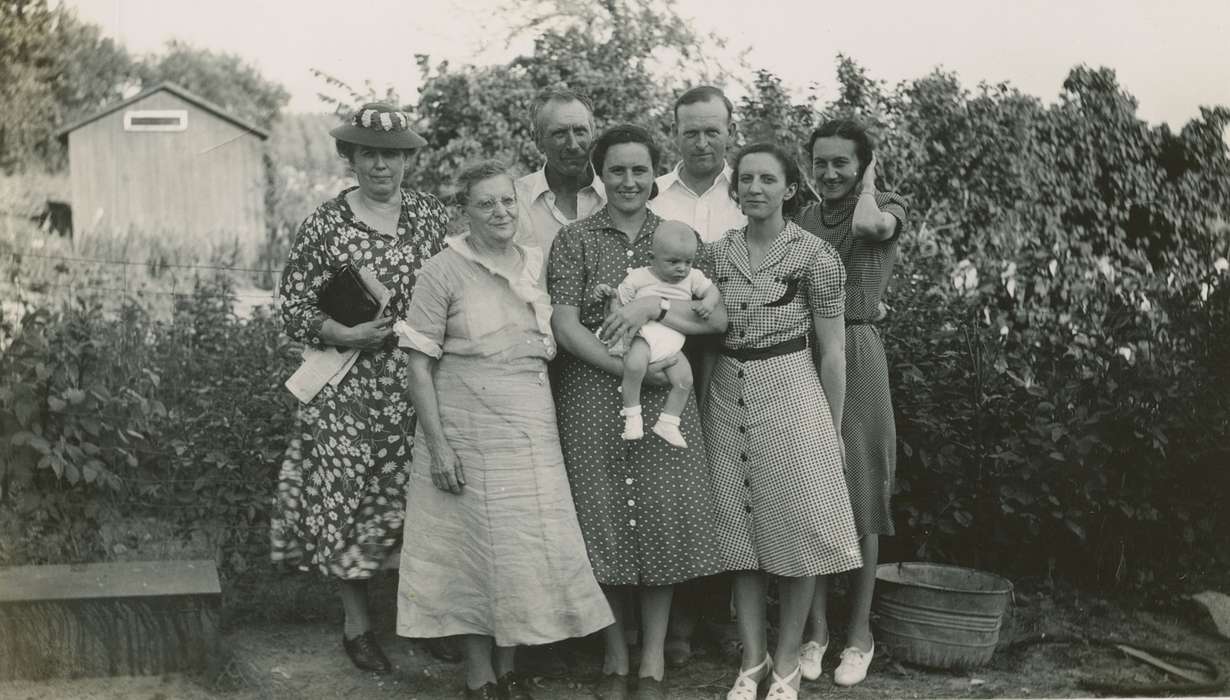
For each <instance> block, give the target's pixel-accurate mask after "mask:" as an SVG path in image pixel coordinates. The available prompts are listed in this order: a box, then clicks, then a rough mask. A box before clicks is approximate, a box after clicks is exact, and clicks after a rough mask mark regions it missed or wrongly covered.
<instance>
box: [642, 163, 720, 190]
mask: <svg viewBox="0 0 1230 700" xmlns="http://www.w3.org/2000/svg"><path fill="white" fill-rule="evenodd" d="M681 172H683V161H682V160H681V161H679V162H678V163H676V164H675V167H674V168H672V169H671V171H670V172H668V173H666V174H665V175H663V176H662V177H661V179H660V181H659V182H658V189H661V190H667V189H670V188H671V187H674V185H675V183H679V184H680V185H682V186H683V187H687V184H686V183H684V181H683V178H682V177H681V176H680V173H681ZM732 175H734V170H733V169H732V168H731V167H730V164H729V163H723V164H722V172H720V173H718V176H717V178H716V179H715V180H714V181H713V184H714V185H716V184H718V183H719V182H721V181H723V180H725V182H726V186H727V187H729V186H730V178H731V176H732ZM690 189H691V188H689V190H690ZM693 194H695V195H696V196H697V197H699V196H701V195H702V194H704V192H694V193H693Z"/></svg>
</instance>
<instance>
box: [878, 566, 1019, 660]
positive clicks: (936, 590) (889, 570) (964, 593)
mask: <svg viewBox="0 0 1230 700" xmlns="http://www.w3.org/2000/svg"><path fill="white" fill-rule="evenodd" d="M1011 596H1012V582H1011V581H1008V580H1007V579H1005V578H1002V577H1000V576H996V575H995V574H990V573H987V572H984V571H978V570H975V569H966V568H963V567H959V566H949V565H947V564H928V563H923V562H900V563H896V564H881V565H879V566H878V567H876V597H875V605H874V611H875V613H876V615H875V637H876V644H877V645H879V644H883V645H884V646H887V647H889V648H890V650H891V652H892V655H893V656H894V657H895V658H898V659H901V660H902V661H907V662H909V663H914V664H918V665H921V666H930V667H932V668H946V669H970V668H975V667H977V666H981V665H983V664H985V663H987V662H988V661H990V660H991V656H992V654H994V653H995V645H996V644H997V643H998V642H999V629H1000V627H1001V626H1002V624H1003V619H1004V611H1005V610H1006V609H1007V607H1008V601H1009V599H1010V597H1011Z"/></svg>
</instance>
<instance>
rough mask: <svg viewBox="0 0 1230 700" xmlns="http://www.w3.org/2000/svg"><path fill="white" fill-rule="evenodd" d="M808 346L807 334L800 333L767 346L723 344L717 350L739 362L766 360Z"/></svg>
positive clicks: (804, 348)
mask: <svg viewBox="0 0 1230 700" xmlns="http://www.w3.org/2000/svg"><path fill="white" fill-rule="evenodd" d="M807 346H808V341H807V336H805V335H801V336H799V337H797V338H791V339H790V340H783V341H782V342H780V343H777V344H775V345H770V346H769V347H767V348H738V349H736V348H728V347H726V346H725V345H723V346H722V347H721V348H720V349H719V350H718V352H720V353H722V354H723V355H725V356H727V357H733V358H734V359H736V360H738V361H740V362H752V361H753V360H767V359H769V358H770V357H777V356H778V355H789V354H790V353H792V352H799V351H800V350H806V349H807Z"/></svg>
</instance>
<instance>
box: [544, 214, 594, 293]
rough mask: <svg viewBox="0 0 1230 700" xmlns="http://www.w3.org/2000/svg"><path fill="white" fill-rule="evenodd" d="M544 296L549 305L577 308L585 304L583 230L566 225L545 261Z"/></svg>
mask: <svg viewBox="0 0 1230 700" xmlns="http://www.w3.org/2000/svg"><path fill="white" fill-rule="evenodd" d="M547 292H548V293H550V295H551V303H553V304H563V305H566V306H576V307H580V306H581V305H582V304H583V303H584V300H585V237H584V230H583V229H580V228H577V227H576V226H575V225H573V224H569V225H568V226H565V227H564V228H563V229H561V230H560V232H559V235H558V236H556V237H555V241H554V242H553V243H552V244H551V255H550V256H549V257H548V258H547Z"/></svg>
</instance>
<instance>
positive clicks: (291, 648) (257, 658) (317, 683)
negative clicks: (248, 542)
mask: <svg viewBox="0 0 1230 700" xmlns="http://www.w3.org/2000/svg"><path fill="white" fill-rule="evenodd" d="M383 598H384V600H379V601H374V602H379V603H381V604H383V603H386V602H387V603H391V602H392V601H391V600H388V596H387V593H386V595H385V596H383ZM1015 598H1016V600H1015V604H1014V605H1013V607H1012V608H1011V609H1010V611H1009V616H1008V619H1007V620H1006V622H1005V628H1004V630H1003V633H1002V635H1001V640H1000V642H1001V645H1000V648H999V650H998V651H997V652H996V655H995V657H994V658H993V659H992V661H991V663H990V664H989V665H988V666H986V667H984V668H981V669H978V670H976V671H973V672H945V671H932V670H927V669H923V668H918V667H913V666H909V665H906V664H902V663H900V662H898V661H896V660H894V659H893V658H892V656H891V649H884V648H881V649H878V650H877V654H876V658H875V661H874V662H873V664H872V667H871V673H870V675H869V676H868V678H867V680H866V681H865V682H864V683H862V684H861V685H859V686H857V687H854V688H838V687H837V686H835V685H833V683H832V669H833V667H834V666H835V665H836V663H837V660H838V659H837V656H838V654H839V653H840V650H839V649H837V650H830V653H829V656H828V657H827V658H826V660H825V675H824V676H823V677H821V678H820V679H819V680H818V681H816V682H805V683H804V685H803V689H802V691H803V692H802V693H801V695H800V697H802V698H821V697H840V698H848V699H849V700H860V699H865V698H886V697H887V698H1002V697H1013V698H1052V697H1093V696H1096V693H1093V692H1090V691H1088V690H1086V689H1084V688H1083V687H1082V685H1081V681H1082V679H1085V678H1091V677H1099V678H1114V679H1118V680H1119V681H1126V682H1134V683H1140V682H1163V681H1166V680H1167V679H1166V677H1165V676H1164V675H1162V674H1160V673H1158V672H1155V671H1153V670H1152V669H1151V668H1150V667H1148V666H1146V665H1144V664H1141V663H1139V662H1137V661H1134V660H1132V659H1130V658H1128V657H1127V656H1125V655H1123V654H1120V653H1119V652H1116V651H1109V650H1106V649H1102V648H1097V647H1081V646H1073V645H1059V644H1042V645H1032V646H1026V647H1018V648H1012V647H1010V646H1009V644H1010V643H1011V642H1012V641H1013V640H1020V639H1024V638H1027V637H1032V636H1035V635H1038V634H1042V633H1045V634H1048V635H1055V634H1075V635H1081V636H1084V637H1085V638H1106V637H1116V638H1120V639H1124V640H1130V641H1135V642H1137V643H1140V644H1146V645H1149V646H1152V647H1163V648H1168V649H1176V650H1186V651H1189V652H1194V653H1197V654H1201V655H1203V656H1205V657H1207V658H1211V659H1216V660H1219V661H1220V663H1221V664H1223V669H1222V670H1223V673H1226V672H1230V668H1227V667H1226V665H1227V663H1230V641H1227V640H1224V639H1221V638H1219V637H1217V636H1216V635H1214V634H1212V633H1211V631H1210V630H1209V629H1208V628H1207V627H1205V626H1204V625H1202V624H1200V623H1199V621H1198V620H1193V619H1191V618H1186V619H1184V618H1180V617H1178V616H1176V615H1174V614H1167V613H1162V612H1149V611H1142V610H1129V609H1126V608H1124V607H1122V606H1118V605H1114V604H1112V603H1108V602H1106V601H1103V600H1099V599H1082V598H1080V597H1078V596H1076V595H1074V594H1066V595H1062V596H1058V595H1050V594H1042V593H1035V594H1026V593H1018V594H1017V595H1016V597H1015ZM374 607H375V606H374ZM377 609H379V608H377ZM228 628H229V629H228V631H227V632H226V633H225V634H224V636H223V640H222V641H223V644H222V646H223V649H224V652H223V655H222V658H221V659H220V660H219V663H218V668H217V670H216V671H215V672H213V673H211V674H208V675H206V676H186V675H174V674H173V675H168V676H163V677H151V678H92V679H76V680H52V681H44V682H27V681H21V682H7V683H0V698H3V699H4V700H8V699H10V698H11V699H13V700H64V699H78V698H79V699H82V700H103V699H106V700H120V699H123V700H179V699H183V700H198V699H205V698H225V699H229V700H250V699H251V700H256V699H260V700H264V699H275V698H276V699H282V698H286V699H291V698H294V699H299V698H304V699H314V698H351V699H355V700H357V699H359V698H376V699H379V698H399V699H402V700H404V699H408V698H418V699H422V700H429V699H435V698H454V697H461V688H462V680H461V678H462V677H461V669H460V666H459V665H452V664H443V663H440V662H436V661H434V660H433V659H431V657H429V656H428V655H427V654H426V652H425V651H423V650H422V649H421V648H419V647H418V645H417V643H415V642H412V641H410V640H405V639H401V638H398V637H397V636H396V635H395V634H394V633H393V631H392V629H391V624H386V625H385V628H384V629H383V631H382V635H381V637H382V641H383V643H384V645H385V650H386V652H388V654H389V656H390V658H391V659H392V660H393V662H394V664H395V665H396V667H397V668H396V671H395V672H394V673H393V674H392V675H390V676H386V677H378V676H375V675H372V674H367V673H363V672H360V671H357V670H355V669H354V668H353V667H352V666H351V665H350V662H349V661H348V660H347V659H346V657H345V656H344V654H343V653H342V650H341V647H340V642H339V625H338V624H337V622H336V621H335V620H327V621H326V620H318V621H315V622H303V623H297V624H291V623H285V622H281V623H278V622H274V623H260V624H256V623H253V624H238V623H232V624H230V625H229V626H228ZM834 646H837V645H836V644H835V645H834ZM563 653H564V656H565V657H571V658H572V661H571V663H570V664H569V668H568V671H567V672H566V673H564V674H558V673H551V672H549V670H547V671H543V669H542V668H540V669H539V671H538V672H537V673H535V675H534V683H535V685H536V686H537V687H536V689H535V691H534V694H535V697H537V698H539V699H540V700H563V699H565V698H591V697H593V696H592V693H591V687H592V683H593V682H594V681H595V680H596V679H597V675H596V674H597V673H598V671H599V663H600V660H601V656H600V645H599V643H598V641H597V640H595V639H590V640H582V641H579V642H574V643H571V644H570V645H569V646H568V647H567V648H566V649H565V651H564V652H563ZM537 657H538V658H542V654H538V655H537ZM557 658H558V657H557ZM735 666H736V663H732V662H728V661H726V660H724V659H723V657H722V654H721V653H720V651H719V650H718V649H717V648H716V647H707V648H704V649H702V654H701V655H700V657H699V658H698V659H696V660H694V661H693V662H692V663H691V664H689V665H688V666H687V667H686V668H683V669H677V670H673V671H671V672H670V673H668V682H669V684H670V688H671V691H670V696H671V697H672V698H676V699H678V700H715V699H720V698H723V697H725V692H726V690H727V689H728V688H729V685H730V683H731V682H732V681H733V679H734V675H735V670H736V668H735ZM1222 692H1223V693H1225V692H1227V691H1226V690H1225V689H1224V688H1223V690H1222Z"/></svg>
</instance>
